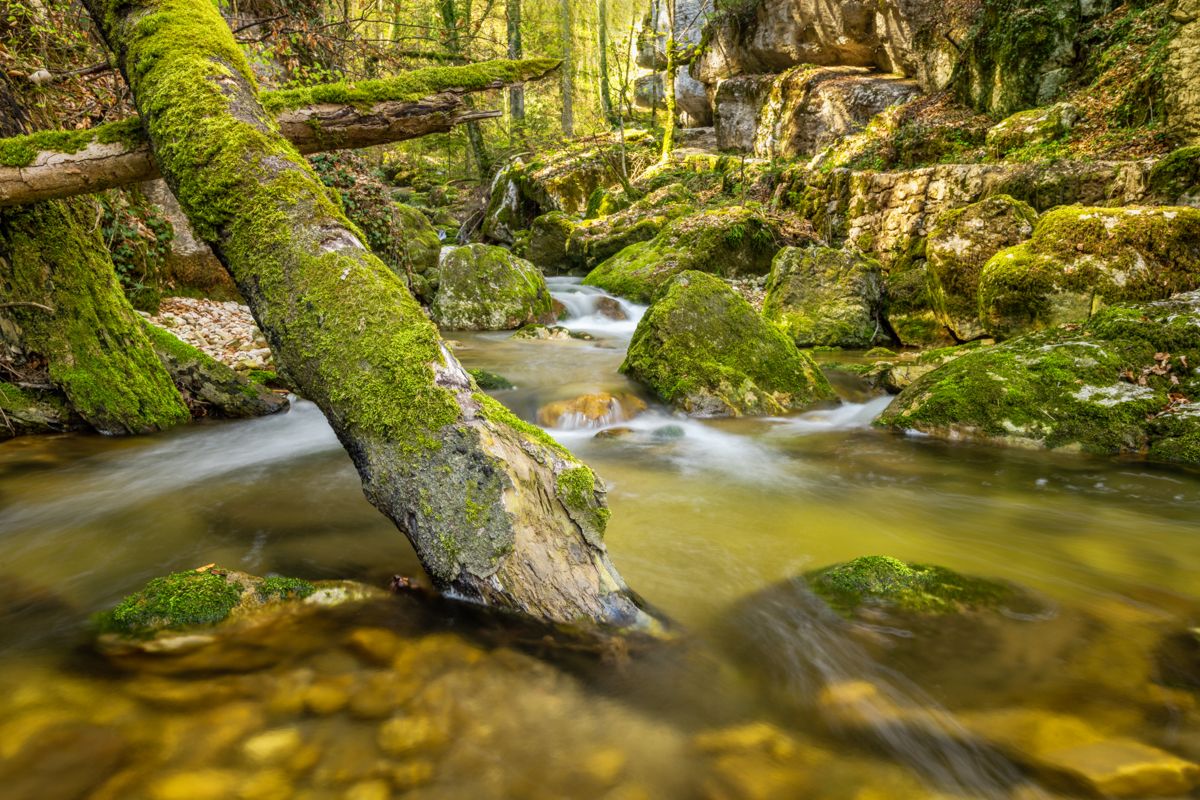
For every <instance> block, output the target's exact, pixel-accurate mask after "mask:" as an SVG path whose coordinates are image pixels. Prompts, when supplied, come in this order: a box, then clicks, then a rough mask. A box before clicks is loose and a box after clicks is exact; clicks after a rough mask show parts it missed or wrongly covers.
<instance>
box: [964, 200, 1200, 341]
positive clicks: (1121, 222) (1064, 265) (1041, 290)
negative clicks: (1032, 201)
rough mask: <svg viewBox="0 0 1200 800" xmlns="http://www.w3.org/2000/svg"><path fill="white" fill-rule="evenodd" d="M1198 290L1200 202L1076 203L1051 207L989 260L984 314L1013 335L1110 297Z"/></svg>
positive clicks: (1089, 309) (1079, 317)
mask: <svg viewBox="0 0 1200 800" xmlns="http://www.w3.org/2000/svg"><path fill="white" fill-rule="evenodd" d="M1197 288H1200V208H1189V207H1186V206H1153V207H1133V206H1131V207H1125V208H1088V207H1081V206H1069V207H1061V208H1056V209H1053V210H1051V211H1048V212H1046V214H1044V215H1043V216H1042V218H1041V220H1040V221H1039V222H1038V224H1037V227H1036V228H1035V229H1034V232H1033V238H1032V239H1030V240H1029V241H1028V242H1026V243H1025V244H1021V245H1017V246H1016V247H1010V248H1007V249H1005V250H1002V251H1000V252H999V253H997V254H996V255H995V256H993V257H992V258H991V259H990V260H989V261H988V262H987V264H986V265H985V266H984V268H983V273H982V275H981V276H980V279H979V315H980V320H981V321H982V322H983V324H984V327H985V328H986V329H987V330H988V332H989V333H991V334H993V335H995V336H999V337H1006V336H1013V335H1015V334H1019V333H1023V332H1025V331H1029V330H1037V329H1040V328H1044V327H1047V326H1051V325H1057V324H1060V323H1066V322H1082V321H1084V320H1086V319H1087V318H1088V317H1089V316H1090V315H1091V314H1092V313H1093V312H1094V311H1095V310H1096V309H1097V308H1099V307H1100V306H1102V305H1103V304H1105V303H1116V302H1122V301H1140V300H1157V299H1162V298H1166V297H1170V296H1171V295H1172V294H1174V293H1176V292H1185V291H1191V290H1192V289H1197Z"/></svg>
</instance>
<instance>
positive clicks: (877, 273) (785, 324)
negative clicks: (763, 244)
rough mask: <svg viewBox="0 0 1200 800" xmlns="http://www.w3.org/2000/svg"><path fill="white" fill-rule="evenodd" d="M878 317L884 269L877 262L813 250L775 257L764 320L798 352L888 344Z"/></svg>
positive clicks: (840, 252)
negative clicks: (802, 350) (823, 347)
mask: <svg viewBox="0 0 1200 800" xmlns="http://www.w3.org/2000/svg"><path fill="white" fill-rule="evenodd" d="M882 314H883V268H882V267H881V266H880V265H879V262H878V261H876V260H875V259H873V258H868V257H867V256H865V255H863V254H862V253H859V252H856V251H853V250H848V249H842V250H835V249H833V248H831V247H817V246H814V247H808V248H799V247H785V248H784V249H782V250H780V251H779V254H778V255H777V256H775V262H774V264H773V266H772V267H771V276H770V278H768V279H767V295H766V300H765V301H764V302H763V316H764V317H766V318H767V320H769V321H771V322H773V323H775V324H776V325H778V326H779V327H780V328H781V329H782V330H783V331H784V333H786V334H787V335H788V336H790V337H791V339H792V341H793V342H795V343H796V346H797V347H812V346H815V345H825V346H831V347H849V348H866V347H871V346H872V345H873V344H875V343H876V342H880V341H890V339H891V337H889V336H888V335H887V334H886V332H885V331H886V328H885V327H884V326H883V323H882Z"/></svg>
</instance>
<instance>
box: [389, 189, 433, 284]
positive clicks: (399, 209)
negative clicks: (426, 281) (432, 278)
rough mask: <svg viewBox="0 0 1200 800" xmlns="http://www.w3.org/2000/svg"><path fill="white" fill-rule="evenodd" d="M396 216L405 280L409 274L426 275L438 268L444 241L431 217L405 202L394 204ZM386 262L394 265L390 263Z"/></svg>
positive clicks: (398, 244)
mask: <svg viewBox="0 0 1200 800" xmlns="http://www.w3.org/2000/svg"><path fill="white" fill-rule="evenodd" d="M392 214H393V218H394V221H395V224H396V226H397V232H396V236H397V240H396V241H395V243H394V245H393V246H394V247H395V249H396V252H397V255H398V256H399V259H398V261H399V265H400V267H401V270H402V271H403V274H402V275H401V277H407V276H408V273H409V271H411V272H414V273H416V274H417V275H423V274H425V273H426V272H429V271H430V270H432V269H435V268H436V267H437V265H438V257H439V256H440V255H441V252H442V240H441V238H440V237H439V236H438V232H437V231H436V230H434V227H433V224H432V223H431V222H430V221H429V218H428V217H426V216H425V214H424V213H422V212H421V211H420V209H416V208H413V207H412V206H406V205H404V204H403V203H393V204H392ZM384 263H386V264H388V266H389V267H390V266H392V265H391V263H389V262H386V261H385V262H384ZM393 270H395V267H393Z"/></svg>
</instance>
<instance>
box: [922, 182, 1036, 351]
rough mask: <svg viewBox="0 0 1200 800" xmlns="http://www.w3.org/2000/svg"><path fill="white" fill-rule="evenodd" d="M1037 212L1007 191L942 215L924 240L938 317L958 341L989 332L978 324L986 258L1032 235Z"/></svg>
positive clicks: (974, 337)
mask: <svg viewBox="0 0 1200 800" xmlns="http://www.w3.org/2000/svg"><path fill="white" fill-rule="evenodd" d="M1036 223H1037V212H1036V211H1034V210H1033V208H1032V207H1031V206H1029V205H1028V204H1026V203H1022V202H1021V201H1020V200H1016V199H1014V198H1012V197H1009V196H1008V195H1005V194H1000V195H994V196H992V197H989V198H987V199H986V200H981V201H979V202H978V203H972V204H971V205H969V206H966V207H964V208H958V209H954V210H952V211H946V212H944V213H942V214H941V215H940V216H939V217H938V218H937V220H936V221H935V222H934V224H933V228H932V229H931V230H930V231H929V238H928V239H926V241H925V257H926V260H927V261H928V264H929V277H930V281H931V284H932V286H933V292H932V296H933V304H934V306H935V308H936V311H937V314H938V318H939V321H940V322H941V323H942V324H944V325H945V326H946V327H947V328H949V329H950V330H951V331H953V332H954V335H955V336H956V337H958V339H959V340H960V341H968V340H970V339H976V338H978V337H980V336H982V335H984V333H985V330H984V328H983V325H982V324H981V323H980V322H979V276H980V274H981V273H982V272H983V267H984V265H985V264H987V262H988V260H989V259H990V258H991V257H992V256H994V255H996V253H998V252H1000V251H1001V250H1003V249H1004V248H1006V247H1012V246H1014V245H1017V244H1020V243H1021V242H1024V241H1025V240H1026V239H1028V238H1029V237H1030V236H1032V235H1033V227H1034V225H1035V224H1036Z"/></svg>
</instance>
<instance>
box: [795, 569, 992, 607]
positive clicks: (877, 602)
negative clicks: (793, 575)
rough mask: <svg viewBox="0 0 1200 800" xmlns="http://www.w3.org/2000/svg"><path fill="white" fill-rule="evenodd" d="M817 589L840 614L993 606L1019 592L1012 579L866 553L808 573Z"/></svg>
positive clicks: (814, 587)
mask: <svg viewBox="0 0 1200 800" xmlns="http://www.w3.org/2000/svg"><path fill="white" fill-rule="evenodd" d="M805 578H806V579H807V580H808V585H809V587H810V588H811V589H812V591H813V593H814V594H816V595H817V596H818V597H820V598H821V599H822V600H824V601H825V602H827V603H828V604H829V605H830V607H831V608H833V609H834V610H835V611H837V612H838V613H841V614H853V613H854V612H855V611H857V610H858V609H859V608H861V607H862V606H864V605H870V606H885V607H890V608H894V609H897V610H900V611H905V612H914V613H919V614H949V613H954V612H958V611H963V610H967V609H973V608H994V607H996V606H998V605H1000V604H1001V603H1003V602H1004V601H1005V600H1007V599H1009V598H1010V597H1012V596H1013V595H1014V589H1013V587H1012V586H1010V585H1008V584H1003V583H998V582H995V581H989V580H985V579H983V578H971V577H967V576H964V575H959V574H958V573H957V572H953V571H952V570H948V569H946V568H944V567H938V566H930V565H925V564H906V563H905V562H903V561H901V560H899V559H896V558H891V557H889V556H863V557H861V558H856V559H854V560H853V561H847V562H846V563H844V564H835V565H834V566H831V567H825V568H824V569H819V570H815V571H813V572H810V573H808V574H807V575H805Z"/></svg>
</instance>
